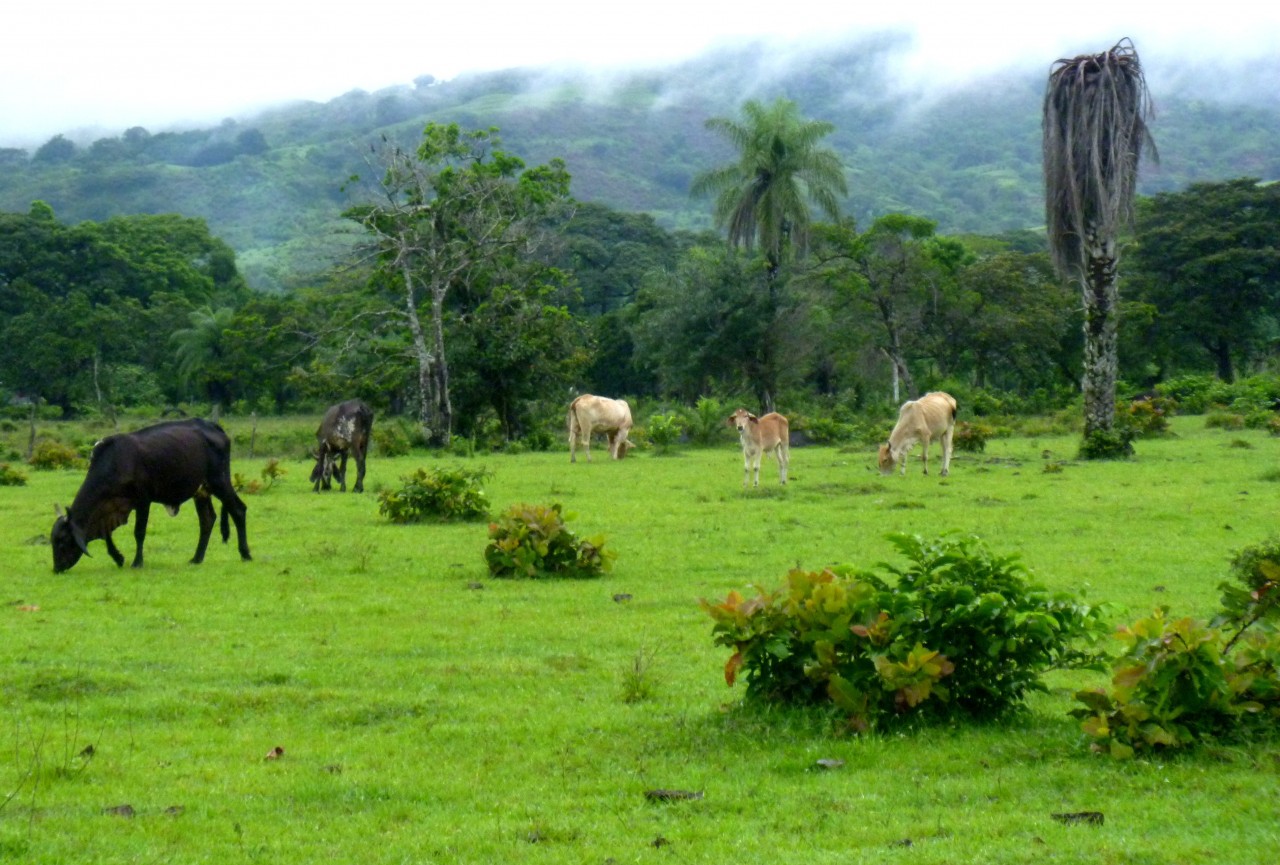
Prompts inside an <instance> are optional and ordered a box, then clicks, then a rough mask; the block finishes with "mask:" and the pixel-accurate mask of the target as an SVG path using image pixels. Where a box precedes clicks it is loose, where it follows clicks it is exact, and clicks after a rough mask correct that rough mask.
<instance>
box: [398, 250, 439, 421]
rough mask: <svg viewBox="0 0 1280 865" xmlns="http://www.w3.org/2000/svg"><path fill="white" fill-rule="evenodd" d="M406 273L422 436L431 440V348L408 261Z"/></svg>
mask: <svg viewBox="0 0 1280 865" xmlns="http://www.w3.org/2000/svg"><path fill="white" fill-rule="evenodd" d="M400 267H401V273H402V274H403V275H404V297H405V316H406V317H407V318H408V319H409V333H410V335H411V336H412V338H413V353H414V356H415V357H416V358H417V359H418V423H419V425H420V426H421V427H422V436H423V438H425V439H427V440H428V441H430V440H431V436H432V433H433V431H434V426H435V411H434V409H435V403H436V400H435V377H434V375H433V370H432V367H433V366H434V363H433V358H432V356H431V350H430V349H429V348H427V338H426V335H425V334H424V333H423V332H422V321H421V320H420V319H419V318H418V303H417V297H416V294H415V292H414V290H413V274H412V273H411V272H410V270H409V265H408V263H407V262H405V263H402V264H401V266H400Z"/></svg>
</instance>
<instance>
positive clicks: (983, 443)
mask: <svg viewBox="0 0 1280 865" xmlns="http://www.w3.org/2000/svg"><path fill="white" fill-rule="evenodd" d="M995 434H996V428H995V427H993V426H990V425H989V424H985V423H981V422H974V423H970V422H969V421H963V420H962V421H960V422H959V423H958V424H956V429H955V432H954V433H952V435H951V443H952V445H953V446H954V447H955V449H956V450H958V451H967V452H970V453H982V452H983V451H985V450H986V449H987V440H988V439H990V438H991V437H992V436H994V435H995Z"/></svg>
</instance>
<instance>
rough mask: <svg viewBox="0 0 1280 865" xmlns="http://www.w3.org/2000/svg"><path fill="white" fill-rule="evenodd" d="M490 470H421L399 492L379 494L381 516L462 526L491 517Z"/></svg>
mask: <svg viewBox="0 0 1280 865" xmlns="http://www.w3.org/2000/svg"><path fill="white" fill-rule="evenodd" d="M490 476H491V472H489V471H488V470H486V469H483V468H478V469H466V468H453V469H445V468H440V469H431V470H427V469H417V470H416V471H414V472H413V473H412V474H410V475H407V476H406V477H403V478H401V479H400V480H401V481H402V484H403V485H402V486H401V487H400V489H398V490H383V491H382V492H380V493H379V494H378V513H380V514H382V515H383V516H384V517H386V518H387V519H389V520H391V522H393V523H422V522H440V523H447V522H459V521H463V522H465V521H475V520H484V519H487V518H488V517H489V499H488V496H486V495H485V491H484V482H485V480H486V479H488V478H489V477H490Z"/></svg>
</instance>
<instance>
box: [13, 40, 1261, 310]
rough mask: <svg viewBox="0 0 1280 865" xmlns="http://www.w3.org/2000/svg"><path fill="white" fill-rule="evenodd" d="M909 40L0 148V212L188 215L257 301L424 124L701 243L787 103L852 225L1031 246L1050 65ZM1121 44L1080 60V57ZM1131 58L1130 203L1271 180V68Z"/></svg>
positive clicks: (311, 267) (440, 86)
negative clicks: (1153, 157) (899, 214)
mask: <svg viewBox="0 0 1280 865" xmlns="http://www.w3.org/2000/svg"><path fill="white" fill-rule="evenodd" d="M920 38H921V37H920V36H919V34H913V33H910V32H907V31H905V30H882V31H878V32H876V33H874V34H870V35H868V34H863V35H860V36H857V37H845V38H825V39H821V40H818V39H814V38H808V39H804V40H798V41H797V40H790V41H788V40H780V39H769V40H758V41H751V40H745V39H740V40H737V41H735V42H733V43H732V44H720V45H719V46H718V47H716V48H714V49H710V50H706V51H703V52H701V53H698V54H697V55H696V56H692V57H689V58H686V59H682V60H678V61H672V62H668V63H663V64H658V65H648V66H644V65H641V66H635V67H623V66H618V67H615V68H612V69H609V70H606V71H602V70H601V69H598V68H588V67H585V66H581V65H565V64H557V65H546V66H536V67H526V68H511V69H505V70H499V71H488V72H485V71H478V72H466V73H461V74H458V75H456V76H455V77H453V78H451V79H449V80H437V79H435V78H433V77H431V76H430V75H424V76H420V77H419V78H418V79H417V80H416V81H414V82H406V83H404V84H397V85H394V86H389V87H383V88H380V89H376V90H373V91H365V90H362V89H354V90H349V91H348V92H346V93H343V94H342V95H339V96H337V97H334V98H331V99H325V100H315V101H294V102H291V103H288V104H284V105H279V106H276V107H273V108H270V109H266V110H262V111H259V112H255V113H246V114H243V115H239V116H237V117H235V118H234V119H227V120H223V121H221V122H218V123H213V124H209V125H206V126H203V127H196V128H188V129H185V130H178V129H167V128H165V127H163V126H157V127H154V128H151V127H145V128H144V127H143V126H142V125H141V124H139V125H135V126H132V127H129V128H128V132H127V134H121V133H122V132H124V130H117V131H113V132H111V133H110V134H107V135H97V134H89V135H82V134H74V133H68V134H67V135H66V138H65V139H63V140H61V141H57V142H50V141H48V140H47V139H46V140H45V141H42V142H41V143H40V144H39V145H37V146H35V147H31V148H28V149H26V150H23V149H13V148H10V149H0V209H6V210H20V211H24V210H25V209H26V208H27V207H29V205H30V202H31V201H33V200H35V199H42V200H45V201H47V202H49V203H50V204H51V205H52V206H53V208H54V210H55V212H56V213H57V214H58V216H59V217H60V218H62V219H64V220H71V221H76V220H80V219H104V218H107V217H109V216H111V215H115V214H123V213H157V212H177V213H182V214H184V215H189V216H200V217H203V218H205V219H206V220H207V221H208V222H209V224H210V227H211V228H212V229H213V230H214V232H215V233H217V234H218V235H219V236H222V237H223V238H224V239H226V240H227V241H228V242H229V243H231V244H232V245H233V246H234V247H235V248H236V249H237V251H238V253H239V254H240V258H241V264H242V266H243V267H244V268H245V270H246V272H247V273H248V275H249V277H250V279H251V280H252V281H253V283H254V284H255V285H258V286H259V287H265V288H272V287H278V286H280V285H282V284H284V283H286V282H290V281H294V280H295V279H296V276H297V274H298V273H305V272H307V271H315V270H320V269H323V267H325V266H326V265H327V264H328V262H329V261H331V260H332V259H333V258H334V256H335V255H338V254H340V251H341V250H342V249H345V248H346V246H347V245H349V243H350V241H351V237H350V226H349V225H348V224H345V223H344V222H343V220H342V219H341V217H340V214H341V211H342V209H343V207H344V206H345V205H346V204H348V203H350V201H351V200H352V199H351V196H352V194H353V192H354V193H356V194H358V187H354V186H348V188H347V189H346V191H344V190H343V187H344V184H346V181H347V179H348V178H349V177H350V175H351V174H353V173H360V172H362V171H365V169H366V166H365V165H364V161H363V155H362V154H363V152H365V150H366V149H367V145H368V142H370V141H372V140H375V139H376V138H377V137H379V136H381V135H383V134H386V135H389V136H392V137H395V138H396V139H397V140H400V141H403V142H405V143H406V144H412V143H413V142H414V141H415V140H416V138H417V136H418V135H419V134H420V132H421V129H422V127H423V125H424V124H425V123H426V122H428V121H442V122H458V123H459V124H461V125H463V126H464V127H466V128H482V127H489V126H497V127H499V128H500V129H501V133H502V137H503V139H504V142H505V144H506V146H507V149H509V150H510V151H512V152H514V153H516V154H518V155H520V156H521V157H523V158H524V159H525V160H526V161H527V162H529V163H531V164H536V163H540V162H545V161H546V160H548V159H551V158H555V157H561V158H564V159H565V160H566V162H567V164H568V167H569V170H570V172H571V173H572V174H573V192H574V194H575V196H577V197H578V198H579V199H581V200H584V201H597V202H600V203H603V204H606V205H608V206H610V207H614V208H617V209H621V210H630V211H644V212H648V213H651V214H653V215H654V216H655V218H657V219H658V221H659V222H660V223H661V224H663V225H665V226H667V227H671V228H695V229H699V228H708V227H710V219H709V215H708V214H709V209H710V208H709V203H708V202H706V201H698V200H693V199H690V198H689V195H688V188H689V181H690V180H691V178H692V177H693V175H694V174H696V173H697V172H698V171H701V170H704V169H706V168H708V167H710V166H712V165H715V164H718V163H720V162H723V161H724V160H725V159H726V158H729V156H730V153H729V152H728V150H727V149H726V146H725V144H724V143H723V142H722V141H720V140H719V139H717V138H715V137H714V136H712V135H711V134H710V133H708V132H707V130H706V129H705V125H704V124H705V121H706V119H707V118H708V117H712V116H732V115H736V114H737V112H738V110H739V109H740V107H741V105H742V102H743V101H744V100H746V99H749V98H759V99H766V100H768V99H773V98H775V97H780V96H781V97H786V98H788V99H792V100H794V101H795V102H796V103H797V104H798V105H799V107H800V110H801V112H802V113H803V114H805V115H806V116H809V117H812V118H816V119H823V120H828V121H830V122H831V123H832V124H833V125H834V126H835V130H836V131H835V132H834V133H833V134H832V135H831V136H830V138H829V139H828V143H829V144H830V145H831V146H832V147H833V148H835V149H836V151H837V152H838V153H840V155H841V158H842V159H843V161H844V162H845V165H846V167H847V170H848V177H849V187H850V195H849V197H848V199H847V200H846V202H845V203H844V206H845V209H846V211H847V212H848V213H850V214H851V215H853V216H854V217H855V218H856V219H857V220H858V222H859V223H860V224H866V222H867V221H869V220H870V219H872V218H874V217H875V216H877V215H880V214H883V213H886V212H891V211H905V212H910V213H914V214H917V215H921V216H925V217H928V218H930V219H933V220H935V221H936V222H937V223H938V225H939V229H940V230H941V231H943V232H946V233H958V232H973V233H997V232H1001V231H1009V230H1015V229H1023V228H1036V227H1038V226H1039V225H1040V224H1041V222H1042V220H1043V203H1042V193H1041V179H1040V104H1041V100H1042V98H1043V92H1044V84H1045V80H1046V77H1047V73H1048V71H1049V68H1050V65H1051V63H1052V61H1053V60H1054V59H1056V56H1048V57H1042V58H1039V59H1036V58H1034V57H1029V56H1027V53H1026V51H1025V50H1023V49H1024V48H1025V46H1010V48H1009V50H1007V51H1005V52H1004V53H1002V54H1001V53H995V54H992V55H990V56H984V57H981V58H974V59H971V60H969V61H968V62H967V63H962V62H961V61H962V60H964V58H963V57H959V58H953V59H952V60H951V61H949V62H942V61H943V59H945V58H942V57H938V58H937V62H934V63H931V64H925V63H924V62H923V59H922V58H923V56H924V55H923V54H922V53H921V51H920V50H919V49H920ZM1135 41H1136V40H1135ZM1113 43H1114V40H1111V41H1107V40H1102V41H1098V40H1094V42H1092V43H1089V44H1088V45H1087V46H1086V50H1104V49H1106V48H1109V47H1110V46H1111V44H1113ZM1138 48H1139V51H1140V52H1141V56H1142V59H1143V63H1144V67H1145V69H1146V74H1147V79H1148V84H1149V86H1150V89H1151V92H1152V96H1153V100H1154V103H1155V108H1156V116H1155V118H1154V120H1153V124H1152V128H1153V132H1154V134H1155V138H1156V142H1157V145H1158V147H1159V150H1160V156H1161V159H1160V162H1159V164H1158V165H1157V164H1154V163H1152V164H1149V165H1148V166H1147V167H1146V168H1145V169H1144V176H1143V182H1142V185H1141V187H1140V191H1142V192H1143V193H1144V194H1150V193H1152V192H1155V191H1161V190H1169V189H1178V188H1182V187H1183V186H1185V185H1186V184H1187V183H1190V182H1194V181H1198V180H1222V179H1228V178H1230V177H1237V176H1254V177H1260V178H1263V179H1276V178H1280V89H1278V88H1276V87H1275V84H1274V82H1276V81H1278V80H1280V52H1276V53H1273V54H1272V55H1270V56H1266V57H1258V56H1254V55H1249V54H1247V53H1245V52H1242V51H1239V50H1237V51H1234V52H1233V51H1227V50H1220V52H1219V53H1217V54H1212V53H1210V52H1208V51H1207V50H1205V51H1203V52H1201V53H1198V54H1195V55H1190V54H1174V53H1171V52H1170V51H1169V50H1167V49H1166V48H1164V46H1162V45H1160V44H1159V43H1157V44H1156V45H1154V46H1152V47H1151V48H1150V49H1145V48H1144V46H1143V45H1142V44H1138ZM1015 49H1017V50H1015ZM55 143H56V144H57V146H56V147H55V146H51V145H53V144H55Z"/></svg>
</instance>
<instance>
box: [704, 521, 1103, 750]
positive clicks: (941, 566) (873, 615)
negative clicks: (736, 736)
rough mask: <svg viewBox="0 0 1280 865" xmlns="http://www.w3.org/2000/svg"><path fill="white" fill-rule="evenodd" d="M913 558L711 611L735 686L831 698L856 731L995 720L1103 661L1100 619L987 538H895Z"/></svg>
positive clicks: (795, 583)
mask: <svg viewBox="0 0 1280 865" xmlns="http://www.w3.org/2000/svg"><path fill="white" fill-rule="evenodd" d="M889 541H890V543H892V544H893V545H894V546H895V547H896V548H897V549H898V551H899V552H900V553H901V554H902V555H904V556H905V557H906V558H907V559H908V564H907V565H906V566H905V567H894V566H892V565H889V564H883V563H882V564H880V565H877V568H878V569H879V570H878V571H873V570H857V569H855V568H852V567H850V566H847V565H842V566H836V567H831V568H827V569H824V570H822V571H802V570H800V569H796V570H793V571H792V572H791V573H790V574H789V575H788V578H787V585H786V586H785V587H783V588H781V589H779V590H776V591H772V592H769V591H765V590H763V589H758V594H756V595H755V596H754V597H750V598H746V597H743V596H742V595H741V594H739V593H737V592H732V593H730V595H729V597H728V598H727V599H726V600H725V601H723V602H720V603H710V602H708V601H706V600H704V601H703V602H702V607H703V609H704V610H705V611H706V612H707V613H708V614H709V615H710V616H711V618H712V619H713V620H714V621H715V625H714V627H713V630H712V633H713V634H714V638H715V642H716V643H717V644H718V645H722V646H728V647H730V648H732V649H733V650H734V653H733V655H732V656H731V657H730V659H729V661H728V663H727V664H726V665H725V680H726V681H727V682H728V683H729V684H730V685H732V684H733V683H734V681H735V680H736V678H737V675H738V673H739V671H740V670H745V671H746V679H747V696H748V698H750V699H754V700H760V701H765V702H771V703H825V702H828V701H829V702H832V703H834V704H835V705H836V706H837V707H838V708H839V709H840V710H842V711H843V712H845V713H847V714H848V716H849V719H850V723H851V725H852V726H853V728H855V729H859V730H864V729H868V728H871V727H876V726H882V725H883V724H885V723H886V722H888V721H890V720H891V719H893V718H895V717H898V716H907V715H910V716H912V717H923V718H926V719H931V720H943V719H948V718H953V717H957V716H966V717H977V718H990V717H995V716H998V715H1001V714H1003V713H1005V712H1007V711H1009V710H1010V709H1012V708H1014V707H1016V706H1018V705H1020V704H1021V703H1022V701H1023V700H1024V698H1025V695H1026V694H1027V693H1028V692H1029V691H1033V690H1044V685H1043V684H1042V682H1041V675H1042V674H1043V673H1044V672H1046V671H1048V670H1050V669H1053V668H1060V667H1069V666H1082V665H1089V664H1095V663H1097V662H1098V657H1097V656H1096V655H1095V654H1093V653H1091V652H1090V651H1088V650H1087V648H1086V644H1089V643H1091V642H1092V641H1093V640H1094V639H1095V638H1096V636H1097V634H1098V633H1099V632H1100V630H1101V628H1102V624H1101V616H1100V612H1099V611H1098V610H1097V609H1096V608H1093V607H1090V606H1087V605H1085V604H1083V603H1081V602H1079V601H1078V600H1076V599H1075V598H1073V597H1072V596H1070V595H1067V594H1064V593H1058V594H1050V593H1048V592H1046V591H1045V590H1044V589H1042V588H1040V587H1039V586H1036V585H1034V584H1032V583H1031V582H1029V580H1028V572H1027V570H1026V569H1025V568H1024V567H1023V566H1022V565H1020V564H1019V563H1018V561H1017V559H1016V557H1013V556H997V555H994V554H993V553H991V552H990V551H989V550H988V549H987V548H986V547H985V546H984V545H983V544H982V542H981V541H980V540H979V539H978V538H976V537H946V536H944V537H942V538H938V539H936V540H932V541H924V540H922V539H920V538H919V537H913V536H909V535H904V534H893V535H890V536H889Z"/></svg>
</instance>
